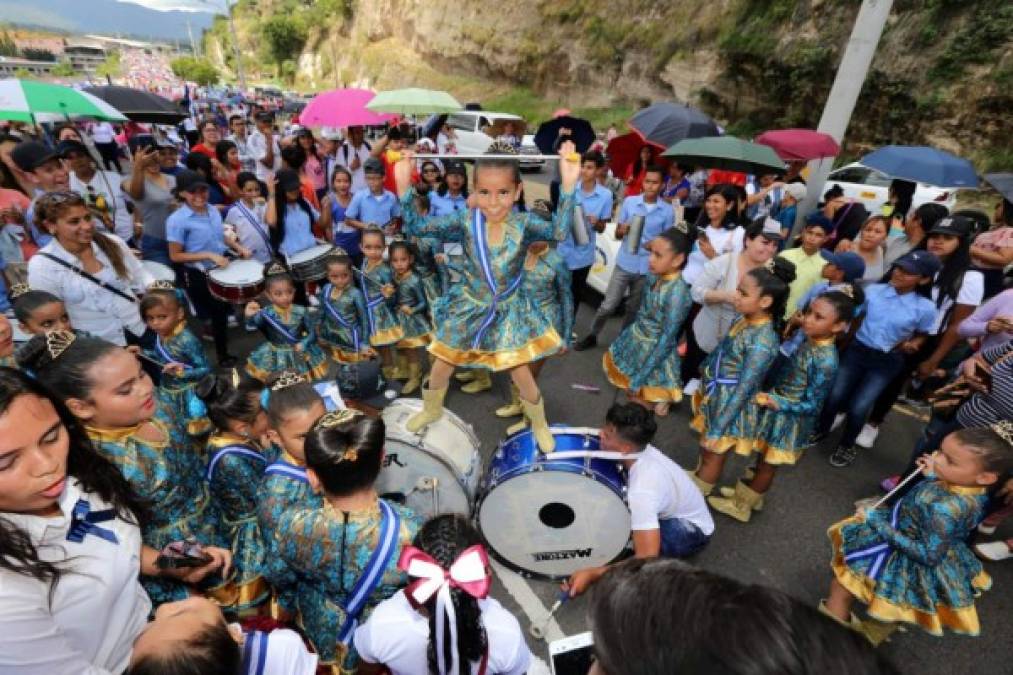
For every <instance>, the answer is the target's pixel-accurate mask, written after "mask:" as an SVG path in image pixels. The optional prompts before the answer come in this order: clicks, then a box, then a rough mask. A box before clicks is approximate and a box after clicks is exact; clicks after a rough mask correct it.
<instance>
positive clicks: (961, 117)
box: [205, 0, 1013, 169]
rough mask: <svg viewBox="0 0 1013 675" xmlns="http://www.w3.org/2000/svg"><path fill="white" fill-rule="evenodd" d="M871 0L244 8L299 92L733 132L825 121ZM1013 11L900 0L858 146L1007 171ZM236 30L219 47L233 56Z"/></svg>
mask: <svg viewBox="0 0 1013 675" xmlns="http://www.w3.org/2000/svg"><path fill="white" fill-rule="evenodd" d="M860 4H861V3H860V1H859V0H711V2H703V3H701V2H691V1H689V0H676V1H674V2H656V1H654V0H627V1H626V2H615V1H614V0H512V1H511V2H499V3H478V2H471V1H469V0H464V1H461V0H455V1H450V0H240V2H239V3H238V4H237V6H236V8H235V9H234V12H235V13H236V19H237V24H238V27H239V34H240V38H239V40H240V45H241V47H242V52H243V54H244V55H246V56H245V57H244V64H245V65H246V66H247V68H248V70H250V71H253V72H254V73H255V75H254V76H255V77H259V78H262V79H264V78H271V77H278V78H281V79H283V80H287V81H290V82H292V81H294V82H295V84H296V85H297V86H299V87H305V88H311V89H326V88H332V87H334V86H348V85H352V84H358V85H367V86H371V87H374V88H378V89H382V88H389V87H395V86H408V85H421V86H428V87H435V88H445V89H448V90H450V91H451V92H453V93H454V94H455V95H457V96H458V98H459V99H461V100H479V101H487V100H490V99H494V98H496V97H498V96H503V95H504V94H508V93H509V92H511V91H514V90H516V89H517V88H522V89H521V90H522V91H524V92H525V94H526V95H531V96H534V97H537V98H540V99H542V100H543V101H545V105H546V106H548V107H550V108H551V107H552V106H556V105H566V106H571V107H573V106H585V107H586V106H594V107H602V108H611V107H622V106H626V107H629V108H635V107H637V106H639V105H640V104H641V103H643V102H645V101H650V100H657V99H675V100H680V101H687V102H690V103H693V104H696V105H699V106H700V107H702V108H703V109H704V110H706V111H707V112H709V113H710V114H712V115H713V116H714V117H715V118H717V119H718V120H720V121H721V122H722V123H724V124H725V125H726V126H728V127H729V128H730V129H732V130H734V131H736V132H738V133H743V134H749V133H752V132H755V131H758V130H762V129H765V128H770V127H777V126H780V127H783V126H815V124H816V123H817V122H818V120H819V116H820V112H821V110H822V106H823V102H824V100H825V98H826V95H827V93H828V91H829V89H830V85H831V83H832V81H833V74H834V70H835V68H836V65H837V63H838V61H839V60H840V56H841V53H842V50H843V48H844V45H845V43H846V41H847V38H848V35H849V34H850V31H851V26H852V23H853V21H854V18H855V15H856V13H857V11H858V7H859V5H860ZM1011 36H1013V4H1011V3H1010V2H1008V0H895V2H894V9H893V15H892V16H891V20H890V23H889V25H888V27H887V29H886V32H885V34H884V37H883V40H882V42H881V43H880V48H879V52H878V54H877V57H876V60H875V62H874V64H873V71H874V72H873V73H872V75H871V76H870V78H869V79H868V81H867V83H866V86H865V89H864V90H863V93H862V98H861V99H860V101H859V105H858V109H857V110H856V115H855V118H854V120H853V122H852V127H851V130H850V132H849V138H848V141H849V146H848V152H849V153H851V154H856V153H858V152H861V151H862V150H863V149H864V147H866V146H869V145H875V144H881V143H886V142H891V141H893V142H905V143H915V142H927V143H931V144H934V145H937V146H939V147H943V148H947V149H951V150H954V151H958V152H963V153H965V154H969V155H972V156H974V157H976V158H977V159H978V160H979V164H980V165H981V168H982V169H991V168H999V167H1003V168H1010V167H1011V166H1013V143H1011V141H1010V136H1011V133H1010V130H1011V128H1013V113H1011V111H1013V38H1011ZM229 39H230V37H229V35H228V31H227V30H226V26H225V24H224V22H219V23H217V24H216V25H215V26H214V27H213V28H212V29H211V30H210V31H209V32H208V33H207V34H206V35H205V40H206V43H207V47H208V53H209V54H211V55H212V56H213V57H215V58H217V59H218V60H219V62H220V63H221V65H223V66H225V67H229V66H230V65H232V64H231V59H232V56H231V45H230V43H229Z"/></svg>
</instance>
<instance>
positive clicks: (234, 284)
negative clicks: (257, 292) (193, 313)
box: [207, 260, 264, 288]
mask: <svg viewBox="0 0 1013 675" xmlns="http://www.w3.org/2000/svg"><path fill="white" fill-rule="evenodd" d="M238 262H248V261H246V260H239V261H235V262H233V263H232V264H233V265H235V264H236V263H238ZM243 267H249V268H250V269H251V270H253V269H254V267H253V266H252V265H243ZM228 269H229V268H228V267H220V268H217V269H213V270H208V272H207V276H208V279H210V280H211V281H213V282H215V283H216V284H219V285H221V286H228V287H229V288H239V287H242V286H256V285H257V284H261V283H263V282H264V274H263V271H261V272H260V278H259V279H254V280H250V281H242V280H231V279H229V280H226V279H222V278H221V276H220V275H219V274H215V272H219V273H220V272H225V271H226V270H228ZM234 269H235V268H234Z"/></svg>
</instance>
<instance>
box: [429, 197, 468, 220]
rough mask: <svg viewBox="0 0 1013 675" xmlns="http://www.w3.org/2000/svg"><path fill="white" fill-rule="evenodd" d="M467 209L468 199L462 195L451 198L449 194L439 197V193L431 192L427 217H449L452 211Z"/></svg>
mask: <svg viewBox="0 0 1013 675" xmlns="http://www.w3.org/2000/svg"><path fill="white" fill-rule="evenodd" d="M466 208H468V199H467V197H465V196H464V195H457V196H456V197H453V196H451V194H450V192H447V194H445V195H443V196H442V197H441V196H440V193H438V192H436V191H435V190H433V191H432V192H430V193H429V215H430V216H432V217H434V218H435V217H438V216H449V215H450V214H451V213H453V212H454V211H463V210H464V209H466Z"/></svg>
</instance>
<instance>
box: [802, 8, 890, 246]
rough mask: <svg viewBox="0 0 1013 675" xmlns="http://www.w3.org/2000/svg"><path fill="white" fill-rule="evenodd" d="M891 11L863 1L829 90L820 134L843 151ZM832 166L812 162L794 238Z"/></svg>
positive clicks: (827, 161)
mask: <svg viewBox="0 0 1013 675" xmlns="http://www.w3.org/2000/svg"><path fill="white" fill-rule="evenodd" d="M892 7H893V0H863V2H862V6H861V8H860V9H859V10H858V17H857V18H856V19H855V25H854V27H853V28H852V29H851V37H850V38H849V39H848V44H847V47H845V50H844V56H843V57H842V58H841V65H840V66H838V67H837V75H836V77H835V78H834V84H833V86H832V87H831V88H830V95H829V96H828V97H827V103H826V105H825V106H824V108H823V116H822V117H820V123H819V126H818V127H817V130H818V131H822V132H823V133H826V134H830V135H831V136H833V137H834V140H836V141H837V143H838V144H839V145H841V147H843V146H844V143H843V140H844V134H845V132H846V131H847V130H848V123H849V122H850V121H851V114H852V113H853V112H854V110H855V104H856V103H857V102H858V95H859V94H860V93H861V92H862V85H863V84H865V78H866V76H867V75H868V73H869V67H870V66H871V65H872V58H873V57H874V56H875V55H876V48H877V47H878V46H879V38H880V37H881V36H882V35H883V28H884V27H885V26H886V19H887V17H888V16H889V15H890V9H891V8H892ZM833 162H834V160H833V158H827V159H817V160H813V161H811V162H809V180H808V188H809V189H808V194H806V198H805V200H804V201H803V202H802V206H801V207H800V208H799V210H798V219H797V220H796V223H795V229H794V231H793V233H792V235H793V236H794V234H795V233H797V231H798V228H799V227H800V226H801V224H802V222H803V221H804V220H805V216H806V214H808V213H811V212H812V210H813V209H814V208H815V207H816V203H817V202H818V201H819V199H820V197H821V196H822V195H823V186H824V184H825V183H826V182H827V176H828V175H829V174H830V169H831V167H833Z"/></svg>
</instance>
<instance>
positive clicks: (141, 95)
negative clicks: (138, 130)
mask: <svg viewBox="0 0 1013 675" xmlns="http://www.w3.org/2000/svg"><path fill="white" fill-rule="evenodd" d="M85 91H86V92H88V93H89V94H91V95H92V96H97V97H99V98H100V99H102V100H103V101H105V102H106V103H108V104H109V105H111V106H112V107H114V108H116V109H117V110H119V111H120V112H121V113H123V115H124V116H126V118H127V119H129V120H133V121H134V122H149V123H152V124H177V123H179V122H181V121H182V120H183V118H185V117H186V112H185V111H183V110H182V109H181V108H180V107H179V105H177V104H176V103H173V102H172V101H170V100H169V99H167V98H162V97H161V96H159V95H158V94H152V93H151V92H150V91H144V90H142V89H131V88H130V87H115V86H110V87H88V88H86V89H85Z"/></svg>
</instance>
